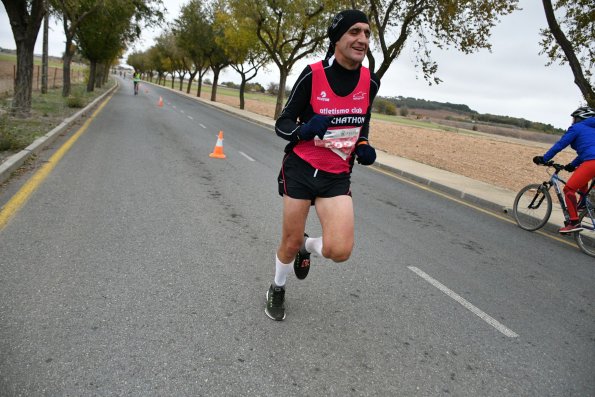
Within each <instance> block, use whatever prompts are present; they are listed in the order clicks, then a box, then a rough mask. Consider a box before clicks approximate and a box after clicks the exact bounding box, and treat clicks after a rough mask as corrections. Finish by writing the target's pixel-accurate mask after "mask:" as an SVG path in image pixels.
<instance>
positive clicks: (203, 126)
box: [198, 123, 207, 129]
mask: <svg viewBox="0 0 595 397" xmlns="http://www.w3.org/2000/svg"><path fill="white" fill-rule="evenodd" d="M198 125H200V126H201V127H202V128H204V129H206V128H207V127H206V126H205V125H204V124H200V123H199V124H198Z"/></svg>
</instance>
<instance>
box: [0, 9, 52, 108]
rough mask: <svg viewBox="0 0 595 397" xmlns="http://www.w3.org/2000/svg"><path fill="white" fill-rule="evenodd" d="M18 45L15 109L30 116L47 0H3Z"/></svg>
mask: <svg viewBox="0 0 595 397" xmlns="http://www.w3.org/2000/svg"><path fill="white" fill-rule="evenodd" d="M2 3H3V4H4V8H5V9H6V14H7V15H8V19H9V20H10V27H11V28H12V34H13V36H14V41H15V43H16V46H17V70H16V76H15V77H16V78H15V81H14V99H13V102H12V112H13V113H14V114H15V115H17V116H20V117H26V116H28V115H29V113H30V112H31V96H32V94H33V51H34V49H35V42H36V41H37V35H38V34H39V29H40V28H41V21H43V17H44V15H45V13H46V8H45V6H44V2H43V0H2Z"/></svg>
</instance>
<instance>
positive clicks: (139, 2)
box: [49, 0, 163, 97]
mask: <svg viewBox="0 0 595 397" xmlns="http://www.w3.org/2000/svg"><path fill="white" fill-rule="evenodd" d="M49 1H50V4H51V5H52V7H53V8H54V10H56V13H57V15H58V17H59V18H60V19H62V23H63V25H64V35H65V37H66V43H65V49H64V57H63V61H64V62H63V79H64V82H63V83H64V85H63V87H62V96H65V97H66V96H68V95H69V94H70V64H71V62H72V57H73V55H74V50H75V48H76V47H75V45H74V43H73V41H74V37H75V34H76V33H77V30H78V29H79V26H80V24H81V23H82V22H84V21H85V20H86V19H87V18H92V17H93V14H94V13H95V12H96V11H97V10H99V9H100V8H101V7H103V6H104V5H105V3H106V2H111V4H114V5H118V6H119V7H122V8H121V9H122V10H129V11H132V18H131V27H130V31H129V33H130V37H140V33H141V29H142V27H143V26H154V25H158V24H159V23H161V22H162V21H163V12H162V7H163V3H162V1H161V0H100V1H98V0H49ZM127 12H128V11H127Z"/></svg>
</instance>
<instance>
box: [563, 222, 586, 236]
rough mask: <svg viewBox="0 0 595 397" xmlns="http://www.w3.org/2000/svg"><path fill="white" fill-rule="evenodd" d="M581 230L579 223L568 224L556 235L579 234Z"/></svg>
mask: <svg viewBox="0 0 595 397" xmlns="http://www.w3.org/2000/svg"><path fill="white" fill-rule="evenodd" d="M581 230H583V227H582V226H581V225H580V224H579V223H569V224H568V225H566V226H564V227H563V228H561V229H560V230H558V233H561V234H570V233H574V232H580V231H581Z"/></svg>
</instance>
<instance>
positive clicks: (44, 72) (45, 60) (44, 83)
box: [41, 0, 50, 94]
mask: <svg viewBox="0 0 595 397" xmlns="http://www.w3.org/2000/svg"><path fill="white" fill-rule="evenodd" d="M44 5H45V8H46V13H45V17H44V18H43V55H42V59H41V93H42V94H47V93H48V66H49V65H48V64H49V57H48V33H49V22H50V21H49V19H50V13H49V12H47V9H48V0H45V2H44Z"/></svg>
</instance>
